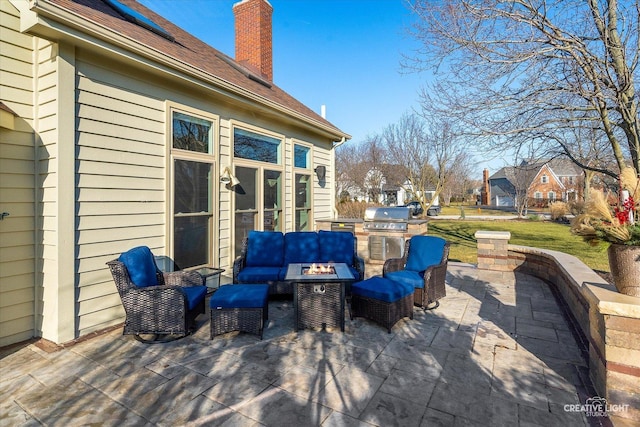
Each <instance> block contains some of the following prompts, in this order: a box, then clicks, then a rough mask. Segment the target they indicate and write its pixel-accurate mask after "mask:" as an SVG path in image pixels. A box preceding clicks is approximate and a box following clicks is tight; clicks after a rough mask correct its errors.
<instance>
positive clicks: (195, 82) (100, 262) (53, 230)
mask: <svg viewBox="0 0 640 427" xmlns="http://www.w3.org/2000/svg"><path fill="white" fill-rule="evenodd" d="M212 7H216V3H212ZM234 14H235V19H236V57H235V58H231V57H229V56H227V55H225V54H223V53H222V52H219V51H217V50H216V49H215V48H213V47H211V46H208V45H207V44H205V43H203V42H202V41H200V40H198V39H197V38H195V37H193V36H192V35H190V34H189V33H187V32H186V31H184V30H182V29H181V28H179V27H177V26H176V25H174V24H172V23H171V22H170V21H168V20H166V19H164V18H163V17H161V16H159V15H157V14H155V13H154V12H153V11H151V10H149V9H147V8H145V7H143V6H142V5H140V4H138V3H137V2H136V1H134V0H118V1H116V0H37V1H28V0H8V1H7V0H3V1H0V85H1V87H0V104H1V108H0V212H6V213H7V215H5V214H3V215H2V217H3V218H2V220H1V221H0V283H1V284H0V346H5V345H8V344H12V343H16V342H20V341H23V340H26V339H29V338H32V337H42V338H44V339H46V340H49V341H51V342H54V343H65V342H69V341H72V340H74V339H77V338H79V337H81V336H84V335H87V334H89V333H92V332H95V331H100V330H103V329H105V328H109V327H112V326H114V325H117V324H119V323H120V322H122V321H123V320H124V311H123V308H122V305H121V303H120V299H119V296H118V294H117V292H116V288H115V286H114V283H113V279H112V277H111V274H110V272H109V270H108V269H107V267H106V265H105V263H106V262H107V261H110V260H112V259H114V258H117V257H118V255H119V254H120V253H122V252H124V251H126V250H128V249H130V248H132V247H134V246H139V245H146V246H149V247H150V248H151V250H152V251H153V252H154V254H156V255H159V256H167V257H170V258H171V259H173V260H174V261H175V262H176V264H178V265H179V266H180V267H181V268H195V267H199V266H216V267H222V268H226V269H227V271H229V270H230V268H231V265H232V262H233V259H234V257H235V256H236V255H237V254H238V253H239V250H240V245H239V242H240V241H241V240H242V238H243V237H244V236H245V235H246V233H247V232H248V231H249V230H253V229H255V230H281V231H285V232H286V231H293V230H312V229H314V223H315V218H329V217H332V216H333V215H334V206H333V205H334V200H335V194H334V192H335V190H334V187H335V185H334V182H335V177H334V175H335V172H334V171H335V156H334V150H335V148H336V147H337V146H338V145H340V144H342V143H344V142H345V141H346V140H348V139H349V138H350V136H349V135H348V134H347V133H345V132H343V131H342V130H340V129H338V128H337V127H336V126H334V125H333V124H332V123H330V122H328V121H327V120H325V119H324V118H323V117H321V116H320V115H319V114H317V113H315V112H314V111H312V110H311V109H309V108H308V107H306V106H305V105H303V104H302V103H300V102H299V101H297V100H296V99H295V98H294V97H292V96H291V95H289V94H288V93H286V92H285V91H284V90H282V89H281V88H279V87H278V86H277V85H276V84H275V83H274V78H273V67H272V58H271V16H272V6H271V5H270V4H269V2H268V1H266V0H243V1H239V2H238V3H236V4H235V5H234ZM256 31H260V32H261V33H262V34H268V37H261V38H260V37H256ZM229 37H233V35H229ZM256 40H258V41H256ZM318 166H322V167H324V169H325V170H326V175H325V178H324V179H322V180H319V179H318V176H317V175H316V173H315V172H314V171H315V170H316V168H318ZM235 179H238V180H239V184H238V185H231V184H233V183H235ZM296 195H297V196H296Z"/></svg>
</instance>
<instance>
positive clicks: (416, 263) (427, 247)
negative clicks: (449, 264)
mask: <svg viewBox="0 0 640 427" xmlns="http://www.w3.org/2000/svg"><path fill="white" fill-rule="evenodd" d="M446 243H447V242H446V240H444V239H442V238H440V237H435V236H413V237H412V238H411V243H410V244H409V255H408V256H407V264H406V266H405V268H406V269H407V270H413V271H425V270H426V269H427V268H429V267H431V266H432V265H438V264H440V261H441V260H442V253H443V251H444V245H445V244H446Z"/></svg>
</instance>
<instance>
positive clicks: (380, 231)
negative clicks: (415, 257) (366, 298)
mask: <svg viewBox="0 0 640 427" xmlns="http://www.w3.org/2000/svg"><path fill="white" fill-rule="evenodd" d="M378 209H382V210H383V211H384V210H387V211H388V209H393V210H396V209H405V208H396V207H393V208H378ZM406 210H407V211H408V209H406ZM372 222H374V221H372V220H365V219H359V218H337V219H336V218H333V219H319V220H316V229H317V230H331V231H345V232H349V231H350V232H352V233H353V234H354V235H355V237H356V239H357V241H358V256H360V257H361V258H363V259H364V262H365V278H368V277H371V276H375V275H378V274H382V266H383V265H384V262H385V260H386V259H388V258H400V257H402V255H403V251H404V242H405V241H406V240H408V239H410V238H411V236H416V235H424V234H427V224H428V223H429V220H428V219H405V220H402V221H397V222H395V223H396V224H397V223H402V224H404V225H405V227H401V228H402V229H400V230H394V229H388V228H375V229H374V228H372V227H370V226H369V225H370V224H371V223H372ZM376 222H377V223H378V224H380V225H382V221H376Z"/></svg>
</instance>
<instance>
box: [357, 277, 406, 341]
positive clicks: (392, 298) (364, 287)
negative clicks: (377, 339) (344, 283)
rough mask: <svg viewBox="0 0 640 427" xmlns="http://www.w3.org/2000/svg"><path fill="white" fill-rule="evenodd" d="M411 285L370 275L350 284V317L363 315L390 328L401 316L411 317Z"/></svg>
mask: <svg viewBox="0 0 640 427" xmlns="http://www.w3.org/2000/svg"><path fill="white" fill-rule="evenodd" d="M413 291H414V289H413V286H411V285H407V284H403V283H398V282H393V281H391V280H389V279H385V278H383V277H372V278H370V279H367V280H364V281H362V282H358V283H354V284H353V285H351V317H352V319H353V317H354V316H355V317H364V318H366V319H369V320H373V321H374V322H376V323H378V324H379V325H382V326H384V327H385V328H387V331H388V332H389V333H391V328H392V327H393V325H395V324H396V322H397V321H398V320H400V319H402V318H403V317H406V316H408V317H409V318H410V319H413Z"/></svg>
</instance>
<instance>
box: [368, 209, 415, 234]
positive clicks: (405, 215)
mask: <svg viewBox="0 0 640 427" xmlns="http://www.w3.org/2000/svg"><path fill="white" fill-rule="evenodd" d="M409 214H410V211H409V208H406V207H382V208H367V209H366V210H365V212H364V224H363V225H362V228H363V229H364V230H365V231H369V232H371V231H394V232H398V231H400V232H404V231H407V228H408V224H409Z"/></svg>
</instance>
